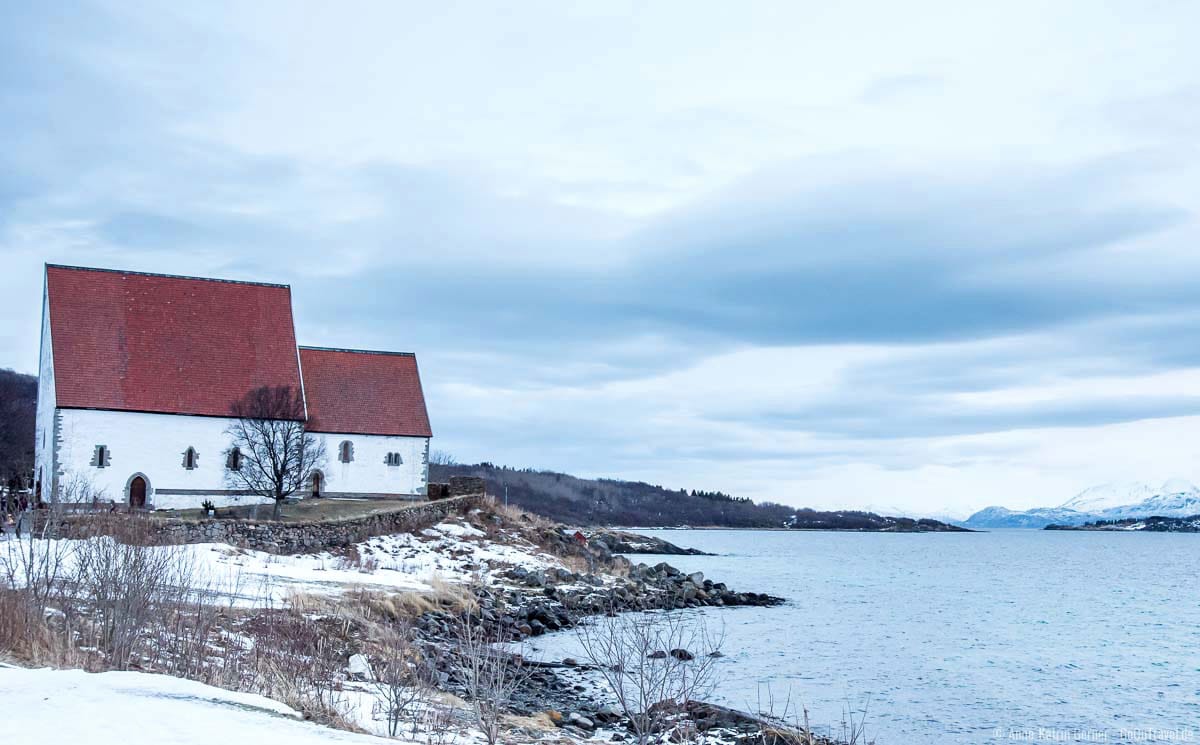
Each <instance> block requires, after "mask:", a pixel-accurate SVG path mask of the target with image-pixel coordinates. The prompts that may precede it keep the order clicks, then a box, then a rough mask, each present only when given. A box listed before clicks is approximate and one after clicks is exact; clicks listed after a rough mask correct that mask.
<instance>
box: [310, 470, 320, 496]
mask: <svg viewBox="0 0 1200 745" xmlns="http://www.w3.org/2000/svg"><path fill="white" fill-rule="evenodd" d="M321 481H322V478H321V472H320V471H313V475H312V495H313V497H314V498H315V499H320V498H321Z"/></svg>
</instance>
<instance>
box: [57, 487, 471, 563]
mask: <svg viewBox="0 0 1200 745" xmlns="http://www.w3.org/2000/svg"><path fill="white" fill-rule="evenodd" d="M486 500H487V497H486V496H485V495H483V494H467V495H463V496H459V497H450V498H448V499H442V500H439V501H437V502H429V503H426V504H418V505H413V506H411V507H404V508H401V509H397V510H394V511H391V512H381V513H377V514H374V515H366V516H363V517H355V518H347V519H344V520H324V521H311V522H274V521H270V520H228V519H226V520H215V519H208V520H205V519H202V520H182V519H179V518H157V517H146V518H144V520H145V523H144V524H145V525H146V526H147V527H148V530H150V531H151V534H152V535H151V536H150V542H152V543H162V544H179V543H228V544H230V545H232V546H238V547H240V548H248V549H254V550H258V551H268V552H270V553H274V554H295V553H303V552H308V551H321V550H324V549H329V548H336V547H339V546H348V545H350V544H352V543H357V542H359V541H363V540H366V539H367V538H370V537H372V536H377V535H388V534H391V533H411V532H413V531H417V530H421V529H423V528H428V527H430V526H431V525H436V524H437V523H439V522H441V521H442V520H443V519H445V518H446V517H447V516H448V515H452V514H462V513H464V512H467V511H468V510H471V509H474V508H476V507H481V506H483V505H484V504H485V503H486ZM128 524H129V517H128V516H127V515H121V514H97V515H67V516H65V517H64V518H63V520H62V525H61V527H60V529H59V535H60V536H61V537H64V538H82V537H85V536H91V535H97V534H111V533H114V532H120V529H121V528H122V527H123V526H127V525H128Z"/></svg>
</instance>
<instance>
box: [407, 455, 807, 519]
mask: <svg viewBox="0 0 1200 745" xmlns="http://www.w3.org/2000/svg"><path fill="white" fill-rule="evenodd" d="M450 476H479V477H481V478H483V479H484V480H486V481H487V483H488V491H489V493H491V494H495V495H496V496H497V497H499V498H501V499H503V497H504V489H505V486H506V485H507V487H508V501H509V502H510V503H511V504H514V505H517V506H518V507H521V508H524V509H526V510H529V511H530V512H536V513H538V514H540V515H545V516H546V517H549V518H550V519H552V520H558V521H560V522H566V523H572V524H581V525H637V526H657V525H664V526H674V525H692V526H711V525H721V526H728V527H736V528H778V527H782V526H783V525H784V522H785V521H786V520H788V519H789V518H791V517H792V515H794V514H795V512H796V511H795V509H793V508H790V507H785V506H783V505H779V504H771V503H762V504H755V503H754V502H752V501H750V500H749V499H739V498H735V497H731V496H729V495H727V494H722V493H720V492H698V491H697V492H689V491H686V490H682V489H666V488H663V487H661V486H657V485H654V484H646V483H643V482H640V481H617V480H613V479H581V478H576V477H574V476H569V475H567V474H564V473H553V472H550V471H534V470H529V469H515V468H507V467H500V466H494V465H492V464H490V463H480V464H477V465H460V464H455V465H431V466H430V467H429V478H430V480H431V481H445V480H447V479H448V478H449V477H450Z"/></svg>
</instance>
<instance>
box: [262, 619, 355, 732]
mask: <svg viewBox="0 0 1200 745" xmlns="http://www.w3.org/2000/svg"><path fill="white" fill-rule="evenodd" d="M349 626H350V622H349V620H348V619H346V618H344V617H341V616H339V615H338V614H337V613H336V609H335V611H334V613H333V614H331V615H329V616H322V617H319V618H316V617H309V616H306V615H304V614H301V613H299V612H296V611H292V610H281V611H268V612H263V613H259V614H257V615H256V616H255V617H254V618H253V619H252V622H251V623H250V624H248V625H246V626H244V627H242V628H241V629H240V631H241V633H242V634H243V635H244V636H246V637H247V638H248V640H249V647H250V649H249V652H248V653H247V655H246V659H245V660H243V661H242V663H241V664H243V665H244V667H245V668H246V670H245V672H244V675H245V676H247V677H248V679H246V680H243V681H242V684H241V687H243V688H245V689H248V690H252V691H254V692H256V693H261V694H262V695H264V696H267V697H269V698H274V699H276V700H278V701H282V702H284V703H285V704H287V705H288V706H291V707H292V708H294V709H296V710H298V711H300V712H303V713H304V714H305V715H306V716H307V717H309V718H310V719H314V720H316V721H318V722H322V723H324V724H329V725H331V726H336V727H338V728H340V729H350V730H357V729H358V728H357V727H355V726H353V725H352V724H351V723H350V717H349V715H348V709H349V707H348V704H347V702H346V699H345V696H344V695H343V693H342V682H343V668H344V665H345V662H346V659H347V657H348V654H347V643H346V638H347V637H348V636H349Z"/></svg>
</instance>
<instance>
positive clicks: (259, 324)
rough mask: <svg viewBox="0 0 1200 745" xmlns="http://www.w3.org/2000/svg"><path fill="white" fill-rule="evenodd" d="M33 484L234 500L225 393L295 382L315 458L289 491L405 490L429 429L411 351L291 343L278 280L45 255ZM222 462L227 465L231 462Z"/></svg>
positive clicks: (161, 500)
mask: <svg viewBox="0 0 1200 745" xmlns="http://www.w3.org/2000/svg"><path fill="white" fill-rule="evenodd" d="M44 287H45V289H44V291H43V297H42V338H41V362H40V366H39V380H38V408H37V430H36V437H37V443H36V459H35V474H34V478H35V484H36V486H35V490H36V492H37V495H38V497H39V498H40V499H41V500H43V501H48V502H49V501H54V500H59V501H63V502H70V501H74V500H73V495H74V494H75V493H77V492H78V485H80V484H86V485H88V490H89V492H92V493H94V494H97V495H98V496H99V498H100V499H101V500H103V501H105V502H107V501H113V502H116V503H118V504H125V505H129V506H132V507H136V508H142V507H144V508H152V509H165V508H193V507H199V506H200V505H201V503H202V502H203V501H205V500H209V501H211V502H213V503H214V504H215V505H218V506H225V505H233V504H248V503H252V502H255V501H258V498H257V497H253V496H248V495H245V494H242V493H240V492H238V491H236V490H233V489H230V488H228V487H227V484H226V478H225V475H226V474H225V469H226V468H229V467H231V464H230V463H229V462H228V460H229V459H228V458H227V457H226V455H225V451H227V450H228V449H229V447H230V436H229V435H228V434H226V429H227V427H228V426H229V424H230V421H231V420H230V418H229V417H230V407H231V406H232V405H233V403H234V402H235V401H236V400H238V399H240V398H241V397H242V396H244V395H245V394H246V393H248V392H249V391H251V390H253V389H255V388H259V387H261V386H289V387H292V388H294V389H298V390H300V391H301V392H302V395H303V398H304V405H305V410H306V416H307V422H308V429H309V430H310V431H312V432H314V433H317V436H318V437H320V438H323V439H324V441H325V450H326V453H327V463H326V466H325V468H324V470H323V471H322V472H319V473H316V474H314V477H313V479H312V481H311V483H310V484H309V485H308V487H307V488H306V489H305V490H304V491H303V492H302V493H297V494H296V495H295V496H297V497H311V496H330V497H343V496H344V497H388V498H396V497H416V496H424V495H425V492H426V483H427V481H428V459H429V458H428V457H429V438H430V437H431V436H432V431H431V430H430V426H429V416H428V413H427V411H426V408H425V397H424V393H423V392H422V390H421V379H420V375H419V373H418V371H417V361H416V358H415V357H414V356H413V355H412V354H407V353H401V352H374V351H363V350H351V349H329V348H322V347H298V346H297V344H296V332H295V326H294V323H293V319H292V296H291V288H290V287H288V286H287V285H278V284H267V283H260V282H240V281H230V280H219V279H205V278H200V277H181V276H170V275H162V274H147V273H141V272H125V271H115V270H109V269H90V268H83V267H70V266H59V265H47V266H46V276H45V286H44ZM234 467H235V466H234Z"/></svg>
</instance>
